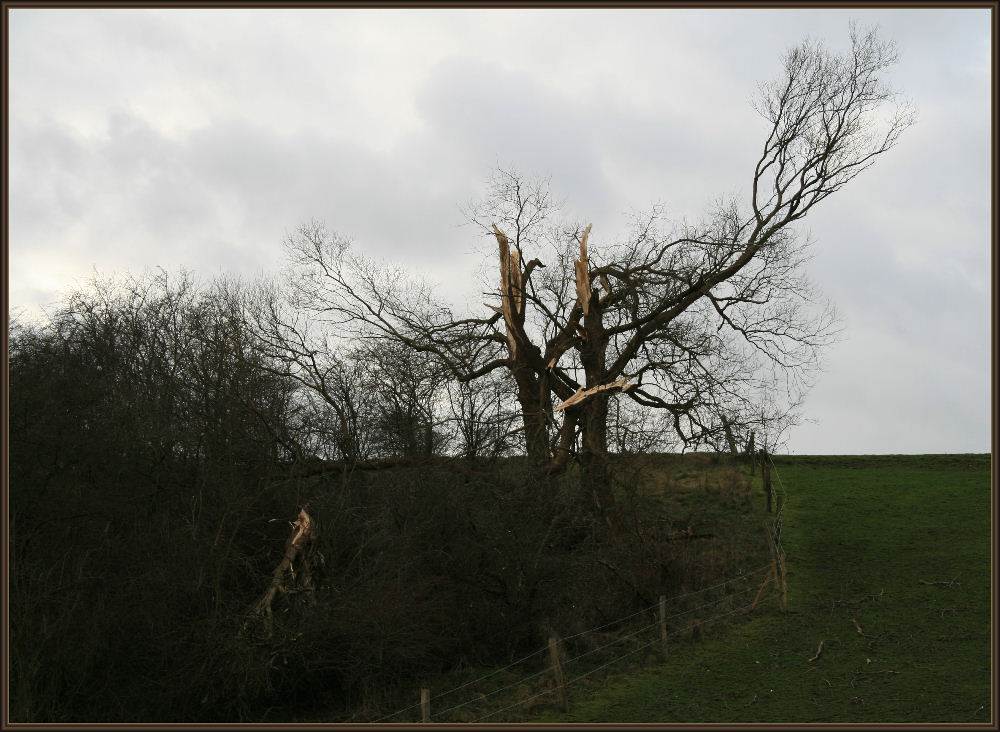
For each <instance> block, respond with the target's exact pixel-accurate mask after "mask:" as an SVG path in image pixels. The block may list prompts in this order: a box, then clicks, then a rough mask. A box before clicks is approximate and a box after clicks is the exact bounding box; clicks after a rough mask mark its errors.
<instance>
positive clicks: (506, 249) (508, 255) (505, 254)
mask: <svg viewBox="0 0 1000 732" xmlns="http://www.w3.org/2000/svg"><path fill="white" fill-rule="evenodd" d="M493 233H494V235H495V236H496V238H497V244H499V246H500V312H502V313H503V320H504V324H505V325H506V326H507V346H508V349H509V351H510V355H511V358H515V357H516V355H517V339H516V338H515V337H514V332H515V327H516V321H515V319H514V314H515V312H516V309H515V305H514V297H513V293H512V292H511V273H514V276H515V277H518V278H520V273H519V272H518V270H517V267H516V266H513V265H515V263H516V262H518V261H519V259H518V260H515V259H514V255H516V254H517V253H516V252H514V253H512V252H511V251H510V243H509V242H508V241H507V236H506V234H504V233H503V232H502V231H500V229H499V228H498V227H497V225H496V224H494V225H493ZM522 307H523V305H522Z"/></svg>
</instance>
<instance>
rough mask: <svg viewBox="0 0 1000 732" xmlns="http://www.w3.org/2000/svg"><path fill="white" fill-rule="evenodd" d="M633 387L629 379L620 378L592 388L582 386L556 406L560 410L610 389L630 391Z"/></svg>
mask: <svg viewBox="0 0 1000 732" xmlns="http://www.w3.org/2000/svg"><path fill="white" fill-rule="evenodd" d="M632 387H633V384H630V383H628V379H619V380H618V381H612V382H611V383H610V384H601V385H600V386H594V387H591V388H590V389H583V388H580V389H577V390H576V393H575V394H574V395H573V396H571V397H570V398H569V399H567V400H566V401H564V402H563V403H562V404H560V405H559V406H558V407H556V408H555V411H557V412H558V411H560V410H562V409H567V408H569V407H572V406H574V405H575V404H579V403H580V402H583V401H586V400H587V399H590V397H592V396H594V395H595V394H598V393H600V392H602V391H608V390H609V389H621V390H622V391H628V390H629V389H631V388H632Z"/></svg>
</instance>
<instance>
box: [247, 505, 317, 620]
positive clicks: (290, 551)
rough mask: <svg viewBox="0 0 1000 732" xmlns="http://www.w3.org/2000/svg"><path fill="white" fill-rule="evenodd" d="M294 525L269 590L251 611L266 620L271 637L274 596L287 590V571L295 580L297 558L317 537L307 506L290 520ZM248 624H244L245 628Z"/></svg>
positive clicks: (252, 615) (273, 573) (253, 616)
mask: <svg viewBox="0 0 1000 732" xmlns="http://www.w3.org/2000/svg"><path fill="white" fill-rule="evenodd" d="M290 523H291V527H292V532H291V535H290V536H289V537H288V540H287V541H286V542H285V554H284V556H283V557H282V558H281V561H280V562H278V566H277V567H275V568H274V571H273V572H272V573H271V584H270V585H269V586H268V588H267V590H265V591H264V594H263V595H262V596H261V598H260V599H259V600H258V601H257V602H256V603H254V606H253V608H252V609H251V611H250V616H251V618H263V622H264V632H265V635H266V636H267V637H268V638H270V637H271V629H272V610H271V605H272V604H273V603H274V598H275V596H276V595H277V594H278V593H279V592H287V591H288V590H287V588H286V587H285V583H284V577H285V572H290V573H291V576H292V581H295V578H296V574H295V564H294V562H295V560H296V558H297V557H298V555H299V553H300V552H301V551H302V550H303V548H305V546H306V544H307V543H308V542H310V541H312V540H313V539H315V538H316V525H315V522H314V521H313V519H312V517H311V516H310V515H309V514H308V513H306V509H305V507H303V508H302V509H301V510H299V515H298V518H296V519H295V521H293V522H290ZM305 574H306V576H308V567H306V568H305ZM245 628H246V626H244V629H245Z"/></svg>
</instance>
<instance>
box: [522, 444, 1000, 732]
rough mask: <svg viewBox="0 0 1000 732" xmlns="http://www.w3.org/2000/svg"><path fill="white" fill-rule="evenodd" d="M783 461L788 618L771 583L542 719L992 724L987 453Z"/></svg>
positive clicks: (778, 479) (779, 465) (779, 468)
mask: <svg viewBox="0 0 1000 732" xmlns="http://www.w3.org/2000/svg"><path fill="white" fill-rule="evenodd" d="M775 465H776V471H775V474H774V475H775V483H776V486H779V487H782V488H783V489H784V490H785V491H786V493H787V502H786V504H785V508H784V518H783V522H782V523H783V529H782V544H783V546H784V549H785V551H786V553H787V579H788V612H787V614H782V613H781V612H780V611H779V609H778V607H777V604H776V602H775V596H774V595H773V594H772V595H771V596H770V599H769V601H768V603H767V605H766V606H764V607H763V608H758V610H757V612H755V613H754V614H752V615H750V616H746V617H745V620H743V621H742V622H741V623H740V624H738V625H734V626H730V627H727V628H725V629H721V628H720V629H719V630H718V632H716V633H713V632H711V630H709V632H707V633H706V634H705V635H704V636H703V637H701V638H698V639H686V640H684V641H683V642H680V643H678V644H676V647H675V648H674V652H673V653H672V654H671V656H670V658H669V660H668V661H667V662H660V663H656V664H654V665H650V666H646V667H645V668H643V669H641V670H638V671H634V672H631V673H628V674H627V675H622V676H620V677H618V678H616V679H609V680H607V681H606V682H605V683H604V685H603V688H601V689H599V690H593V689H588V688H586V687H583V686H577V687H575V688H574V687H573V686H571V687H570V690H569V694H570V711H569V712H568V713H562V712H559V711H556V710H554V709H552V708H551V707H550V709H549V710H548V711H541V710H540V711H539V713H538V714H537V715H535V716H534V717H533V719H532V720H531V721H540V722H674V723H685V722H778V723H780V722H790V723H802V722H910V723H913V722H966V723H984V724H986V723H989V722H990V721H991V720H992V718H993V717H992V715H993V709H992V707H991V674H992V667H991V661H992V652H991V641H992V636H991V619H992V615H991V597H992V593H991V543H990V542H991V516H992V510H991V509H992V507H991V483H990V456H988V455H941V456H859V457H825V456H824V457H783V458H775ZM757 480H758V481H759V476H758V478H757ZM757 495H758V496H759V494H757ZM762 610H763V611H762ZM821 646H822V647H821Z"/></svg>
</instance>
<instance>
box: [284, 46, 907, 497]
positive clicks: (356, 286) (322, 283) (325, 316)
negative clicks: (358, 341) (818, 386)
mask: <svg viewBox="0 0 1000 732" xmlns="http://www.w3.org/2000/svg"><path fill="white" fill-rule="evenodd" d="M895 60H896V57H895V51H894V49H893V46H892V45H891V44H889V43H886V42H884V41H882V40H880V39H879V38H878V36H877V35H876V33H875V32H874V31H867V32H862V31H859V30H858V29H857V28H855V27H852V29H851V50H850V52H848V53H846V54H837V53H833V52H830V51H828V50H827V49H825V48H824V47H823V46H822V45H820V44H818V43H814V42H809V41H807V42H805V43H803V44H801V45H799V46H797V47H795V48H793V49H792V50H791V51H789V52H788V53H787V54H786V56H785V58H784V66H783V75H782V76H781V77H780V78H779V79H778V80H776V81H774V82H772V83H769V84H763V85H761V86H760V87H759V90H758V94H757V97H756V100H755V108H756V109H757V111H758V112H759V113H760V114H761V116H762V117H763V119H764V121H765V123H766V128H765V130H766V136H765V140H764V143H763V147H762V150H761V153H760V156H759V158H758V161H757V164H756V166H755V168H754V171H753V174H752V178H751V181H750V183H751V185H750V193H749V195H748V198H747V200H745V201H741V200H738V199H736V198H734V199H732V200H727V201H720V202H719V203H718V204H717V205H716V206H715V207H714V209H713V210H711V211H710V212H709V213H708V215H707V216H706V217H705V218H704V219H703V220H702V221H701V222H700V223H698V224H694V225H687V224H684V225H681V224H677V225H670V223H669V222H668V221H667V220H666V219H665V217H664V215H663V212H662V211H661V210H659V209H654V210H653V211H651V212H650V213H649V214H648V215H646V216H644V217H641V218H637V219H636V220H635V221H634V225H633V226H632V227H631V230H630V231H629V232H628V233H627V234H626V235H625V236H624V237H622V238H621V239H620V240H618V241H608V242H606V243H605V242H602V243H601V244H600V246H599V247H594V244H593V242H592V241H591V239H590V236H591V227H590V226H586V227H584V226H581V225H574V224H571V223H566V222H563V221H558V220H557V219H556V213H557V206H556V205H555V204H554V203H553V200H552V198H551V195H550V193H549V191H548V187H547V185H546V184H545V183H544V182H538V181H532V180H529V179H526V178H525V177H523V176H522V175H520V174H519V173H517V172H516V171H511V170H499V171H498V172H497V173H496V175H495V176H494V177H493V178H492V179H491V181H490V190H489V192H488V194H487V196H486V197H485V198H484V199H483V200H481V201H479V202H478V203H474V204H472V205H471V206H470V207H469V214H470V218H471V220H472V221H473V222H475V223H476V224H477V225H478V226H479V227H480V229H481V230H482V231H483V232H484V233H486V234H487V235H488V236H490V237H492V238H494V239H495V241H496V244H497V247H498V253H499V273H498V276H496V277H495V280H494V284H493V286H492V288H491V289H490V290H489V291H488V292H487V293H486V295H487V298H488V300H489V302H486V303H485V304H484V308H485V312H484V313H483V314H469V315H467V316H464V317H459V316H456V315H455V314H454V313H453V312H452V310H451V308H449V307H447V306H446V305H445V304H444V303H442V302H440V301H439V300H438V299H437V298H436V297H435V295H434V291H433V289H432V288H431V287H430V286H428V285H427V284H426V283H423V282H418V281H414V280H413V279H410V278H408V277H406V276H405V274H404V273H403V272H401V271H399V270H394V269H392V268H389V267H385V266H379V265H378V264H376V263H374V262H372V261H371V260H370V259H367V258H365V257H364V256H362V255H360V254H358V253H356V252H354V251H352V249H351V247H350V246H349V244H348V242H347V241H345V240H344V239H342V238H341V237H339V236H337V235H336V234H335V233H333V232H331V231H329V230H327V229H326V227H325V226H324V225H322V224H319V223H316V222H313V223H310V224H308V225H305V226H302V227H300V228H299V229H298V230H297V231H296V232H295V234H293V235H292V236H291V237H289V238H288V239H287V241H286V251H287V253H288V256H289V263H290V267H291V271H292V276H291V277H290V278H289V281H288V288H289V292H290V298H291V299H290V301H291V303H292V304H294V306H295V307H296V308H297V309H298V312H301V313H303V314H305V317H306V318H307V319H308V321H309V323H310V324H311V325H312V326H314V327H317V328H325V329H326V332H334V333H338V334H341V335H342V336H344V335H348V336H349V337H352V338H375V339H381V340H384V341H388V342H393V343H397V344H401V345H403V346H405V347H407V348H409V349H410V350H411V351H413V352H415V353H421V354H427V355H428V356H430V357H432V359H433V360H434V361H435V363H437V364H438V365H439V367H440V368H442V369H444V370H446V371H447V372H449V373H450V374H451V375H452V377H453V378H454V379H455V380H457V381H458V382H459V383H463V384H469V383H474V382H476V381H477V380H479V379H482V378H484V377H487V376H489V375H493V374H497V373H500V374H503V375H504V377H505V379H507V380H508V381H509V382H511V383H512V384H513V390H514V392H515V394H516V399H517V402H518V406H519V411H520V419H521V423H522V436H523V441H524V442H523V444H524V451H525V452H526V454H527V455H528V456H529V457H530V458H531V459H532V461H533V462H534V463H535V464H536V466H538V467H539V468H540V469H545V470H549V471H551V470H553V469H559V468H560V467H562V466H563V465H565V464H566V462H567V461H568V459H569V458H570V456H574V457H575V458H577V459H578V461H579V462H580V463H581V465H582V467H583V470H582V476H583V481H584V484H585V485H584V488H585V489H586V491H587V492H588V493H589V494H591V496H592V497H593V499H594V502H595V505H596V506H597V507H598V508H599V509H600V508H602V507H607V506H609V505H610V503H611V502H612V501H613V496H612V495H611V493H610V491H609V490H608V488H607V481H606V480H605V477H606V476H605V472H604V469H603V467H602V466H603V465H604V457H605V455H606V453H607V451H608V444H609V437H608V435H609V429H608V424H609V422H608V420H609V415H610V414H616V415H617V414H622V413H623V411H624V412H625V413H628V412H629V410H628V409H625V410H623V409H622V408H620V407H618V406H616V408H615V409H613V410H612V409H610V406H609V405H610V404H611V403H612V400H613V399H614V400H622V399H625V400H628V401H629V402H630V403H631V404H632V405H633V406H635V407H641V408H645V409H654V410H660V412H661V413H662V414H664V415H666V420H665V421H666V422H667V423H668V424H669V425H670V426H671V428H672V430H673V432H674V433H675V435H676V436H677V438H678V439H679V440H680V441H681V442H682V443H683V444H684V445H685V446H697V445H705V444H708V445H715V446H719V445H729V446H730V449H733V448H735V447H736V445H737V443H740V444H746V443H747V442H749V439H750V435H751V434H756V435H757V439H758V442H757V444H758V445H761V444H762V445H764V446H766V447H772V448H773V443H774V442H775V441H776V440H777V439H778V438H779V437H780V435H781V434H782V433H783V430H784V429H785V428H787V426H788V425H789V424H791V423H792V422H794V421H795V419H796V409H797V407H798V406H799V404H800V403H801V400H802V397H803V395H804V393H805V391H806V390H807V388H808V387H809V385H810V383H811V378H812V376H813V374H814V373H815V371H816V369H817V368H818V366H819V357H820V354H821V352H822V350H823V348H824V347H825V346H827V345H828V344H829V343H830V342H831V341H832V340H833V339H834V337H835V335H836V317H835V313H834V310H833V308H832V307H831V306H829V305H827V304H824V303H823V302H821V301H820V299H819V297H818V296H817V294H816V293H815V291H814V289H813V287H812V286H811V284H810V282H809V280H808V279H807V277H806V276H805V274H804V264H805V262H806V261H807V259H808V244H809V242H808V240H807V239H805V238H803V237H802V236H801V235H800V234H799V233H798V231H797V229H796V226H795V225H796V224H797V223H798V222H799V221H800V220H801V219H802V218H803V217H805V216H806V215H807V214H808V213H809V212H810V211H811V210H812V209H813V207H814V206H816V205H817V204H818V203H819V202H820V201H822V200H824V199H825V198H827V197H828V196H830V195H831V194H833V193H835V192H836V191H838V190H840V189H841V188H842V187H843V186H844V185H846V184H847V183H849V182H850V181H851V180H853V179H854V178H855V177H856V176H857V175H859V174H860V173H861V172H862V171H864V170H866V169H867V168H868V167H870V166H871V165H872V164H874V162H875V161H876V160H877V159H878V158H879V156H881V155H882V154H883V153H885V152H887V151H888V150H889V149H890V148H892V147H893V146H894V145H895V144H896V142H897V140H898V139H899V136H900V134H901V133H902V132H903V131H904V130H905V129H906V127H907V126H909V125H910V124H911V123H912V121H913V112H912V110H911V109H910V107H909V106H908V105H907V104H906V103H903V102H899V101H898V100H897V99H896V94H895V93H894V92H893V91H892V90H891V89H890V88H889V87H888V86H887V84H886V82H885V81H884V76H885V72H886V71H887V70H888V69H889V67H891V66H892V64H893V63H894V62H895ZM886 109H889V110H890V111H889V113H888V114H886ZM295 332H296V333H297V332H298V331H295ZM281 342H282V343H285V342H287V338H285V339H282V341H281ZM306 350H308V349H306ZM575 445H579V449H575V448H574V446H575Z"/></svg>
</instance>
